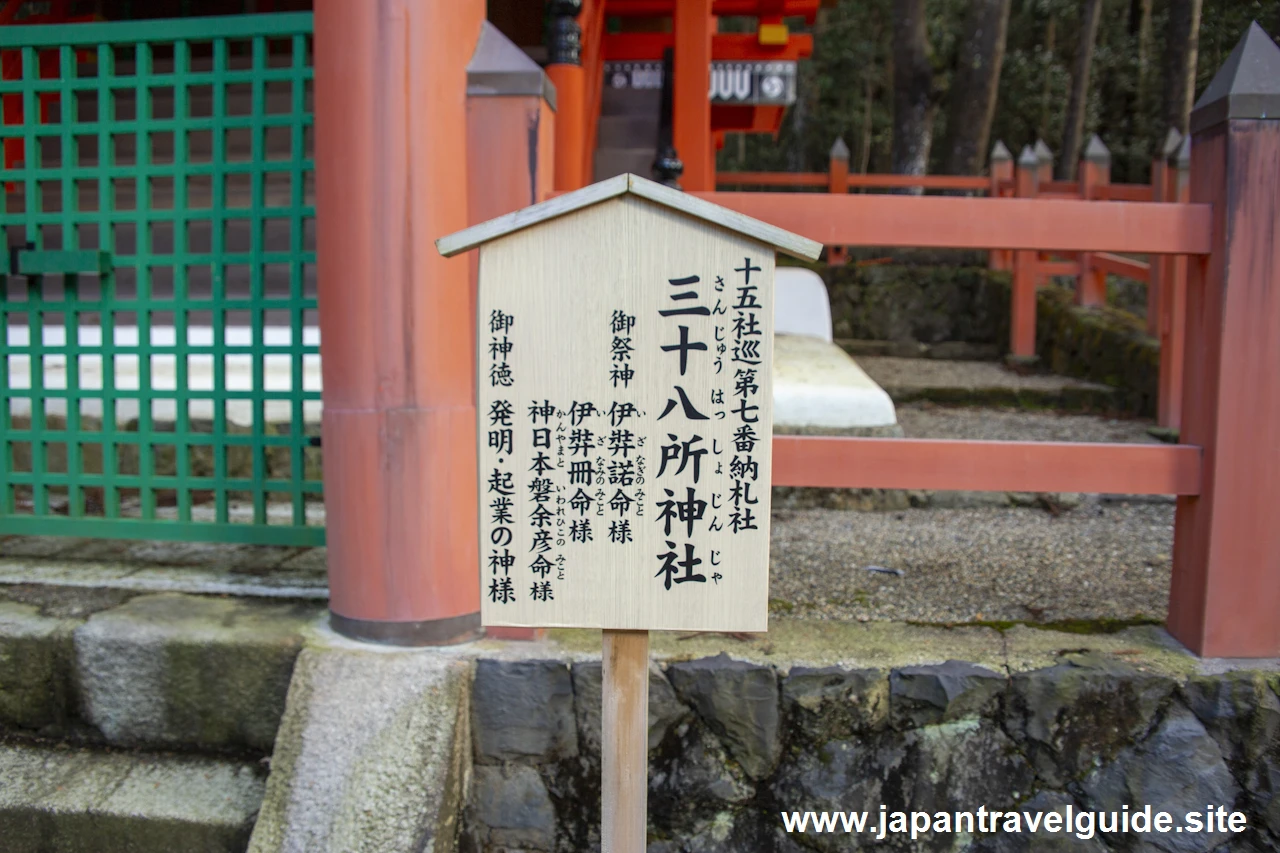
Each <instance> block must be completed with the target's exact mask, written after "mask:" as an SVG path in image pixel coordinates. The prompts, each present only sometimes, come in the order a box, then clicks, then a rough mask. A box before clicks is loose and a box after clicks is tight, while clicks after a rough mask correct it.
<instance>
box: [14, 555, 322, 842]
mask: <svg viewBox="0 0 1280 853" xmlns="http://www.w3.org/2000/svg"><path fill="white" fill-rule="evenodd" d="M0 562H4V563H6V564H7V568H8V569H9V573H8V575H7V576H6V577H5V582H3V583H0V850H4V851H6V853H10V851H17V853H23V852H24V851H48V850H58V851H86V853H87V851H93V853H104V851H117V850H119V851H131V853H149V852H150V851H157V853H159V851H165V853H169V851H183V853H186V851H210V853H213V851H243V850H244V849H246V846H247V845H248V842H249V835H250V833H251V832H252V831H253V826H254V821H255V818H256V815H257V812H258V809H259V806H260V804H261V802H262V798H263V789H264V784H265V777H266V774H267V770H266V759H267V757H268V756H270V755H271V754H272V750H273V747H274V744H275V739H276V732H277V730H278V729H279V727H280V721H281V718H282V716H283V714H284V709H285V698H286V695H287V693H288V690H289V684H290V679H291V677H292V674H293V667H294V662H295V659H296V657H297V656H298V654H299V653H300V651H301V649H302V646H303V639H302V634H303V631H304V629H306V628H307V626H309V625H310V624H312V623H313V622H315V621H316V620H317V619H318V618H319V616H320V614H321V613H322V612H323V603H322V602H320V601H314V600H313V601H309V602H299V601H288V600H284V601H281V600H278V599H277V600H271V599H260V598H236V597H227V596H211V595H192V594H183V593H173V592H165V593H159V594H148V593H145V592H139V591H137V590H133V589H128V588H121V587H119V586H108V585H77V586H71V585H64V584H60V583H53V582H50V583H41V582H38V580H37V579H38V578H41V577H43V578H45V579H46V580H49V579H51V578H52V576H53V575H54V574H56V573H57V572H58V571H59V570H60V571H61V573H62V574H64V575H67V576H69V577H71V576H75V575H82V576H83V577H82V580H85V581H86V582H87V581H89V579H91V578H92V577H93V576H94V571H95V568H96V569H97V570H99V571H101V570H102V569H103V566H102V565H100V564H94V563H91V562H84V563H80V564H77V563H76V562H74V561H64V562H61V563H59V562H57V561H56V560H50V559H44V560H41V559H38V558H36V559H31V558H28V560H27V561H26V564H27V565H28V566H29V571H28V579H27V581H26V582H18V581H21V578H20V577H17V576H15V571H16V570H15V568H14V565H13V564H14V563H16V562H17V561H14V560H12V559H4V560H0ZM108 574H109V572H108ZM33 581H34V582H33Z"/></svg>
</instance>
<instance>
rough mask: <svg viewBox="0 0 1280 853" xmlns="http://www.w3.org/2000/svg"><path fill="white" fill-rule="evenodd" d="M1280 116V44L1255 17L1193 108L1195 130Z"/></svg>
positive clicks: (1192, 129)
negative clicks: (1225, 122) (1224, 123)
mask: <svg viewBox="0 0 1280 853" xmlns="http://www.w3.org/2000/svg"><path fill="white" fill-rule="evenodd" d="M1251 118H1252V119H1263V118H1265V119H1280V47H1277V46H1276V43H1275V42H1273V41H1272V40H1271V37H1270V36H1268V35H1267V33H1266V31H1265V30H1263V29H1262V27H1260V26H1258V22H1257V21H1254V22H1253V23H1252V24H1250V25H1249V29H1248V30H1247V31H1246V32H1245V34H1244V37H1243V38H1241V39H1240V42H1239V43H1238V44H1237V45H1236V46H1235V49H1234V50H1233V51H1231V55H1230V56H1228V57H1227V61H1226V62H1224V63H1222V67H1221V68H1219V69H1218V73H1217V74H1215V75H1214V76H1213V80H1212V81H1210V83H1209V85H1208V87H1206V88H1205V90H1204V94H1202V95H1201V96H1200V100H1198V101H1196V105H1195V106H1194V107H1193V108H1192V110H1191V132H1192V133H1200V132H1201V131H1203V130H1208V129H1209V128H1211V127H1213V126H1215V125H1218V124H1221V123H1222V122H1224V121H1230V120H1231V119H1251Z"/></svg>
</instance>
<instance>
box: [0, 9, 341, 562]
mask: <svg viewBox="0 0 1280 853" xmlns="http://www.w3.org/2000/svg"><path fill="white" fill-rule="evenodd" d="M311 29H312V23H311V15H310V14H282V15H252V16H242V17H226V18H204V19H184V20H176V21H148V22H124V23H105V24H80V25H68V26H49V27H17V26H15V27H4V28H0V55H4V56H11V57H14V59H13V60H11V61H10V63H9V65H8V66H7V67H9V68H11V71H10V73H6V75H5V77H6V79H4V80H3V81H0V99H2V100H3V101H4V109H5V123H4V125H3V126H0V137H3V139H4V140H5V142H4V144H5V146H6V147H7V148H9V149H11V150H14V149H15V146H16V145H18V144H19V142H18V141H20V145H21V148H22V151H21V162H18V163H16V164H15V165H14V166H13V167H12V168H9V169H6V170H5V172H4V174H3V179H4V181H5V187H6V190H5V206H4V210H3V212H2V213H0V217H2V219H0V225H3V231H4V233H5V236H6V238H7V241H8V246H9V249H10V251H9V252H7V253H5V255H4V256H3V258H0V272H3V273H11V272H13V271H14V270H13V268H12V266H11V265H12V264H17V271H18V272H22V273H25V274H21V275H19V274H9V275H0V280H2V281H3V287H0V321H3V326H4V331H5V335H4V337H3V338H2V339H0V347H3V349H2V350H0V395H3V400H0V534H12V533H28V534H65V535H75V536H96V537H121V538H139V539H147V538H152V539H189V540H214V541H226V542H250V543H273V544H289V545H318V544H322V543H323V541H324V529H323V526H322V525H323V505H322V484H321V478H320V455H319V454H320V448H319V446H318V445H319V411H320V389H319V379H318V377H319V368H318V363H319V346H318V344H319V338H318V336H319V331H318V325H319V324H318V319H317V313H316V294H315V245H314V239H315V238H314V231H315V226H314V217H315V209H314V201H313V199H314V194H313V183H314V177H313V176H314V162H313V159H312V150H313V147H312V137H313V121H312V103H311V101H312V83H311V80H312V71H311V56H312V47H311ZM19 56H20V60H21V61H20V74H18V73H13V72H16V71H17V70H18V68H19V64H18V62H17V60H16V58H17V57H19ZM55 60H56V61H55ZM10 78H12V79H10ZM19 108H20V115H19V114H18V112H19Z"/></svg>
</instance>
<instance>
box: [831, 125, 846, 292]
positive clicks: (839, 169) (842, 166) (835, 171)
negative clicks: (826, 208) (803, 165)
mask: <svg viewBox="0 0 1280 853" xmlns="http://www.w3.org/2000/svg"><path fill="white" fill-rule="evenodd" d="M827 192H829V193H839V194H842V195H843V194H844V193H847V192H849V146H848V145H845V144H844V140H843V139H842V138H840V137H838V136H837V137H836V141H835V144H834V145H832V146H831V157H830V159H829V160H828V163H827ZM846 260H848V252H847V251H846V250H845V247H844V246H828V247H827V263H828V264H830V265H831V266H833V267H838V266H843V265H844V263H845V261H846Z"/></svg>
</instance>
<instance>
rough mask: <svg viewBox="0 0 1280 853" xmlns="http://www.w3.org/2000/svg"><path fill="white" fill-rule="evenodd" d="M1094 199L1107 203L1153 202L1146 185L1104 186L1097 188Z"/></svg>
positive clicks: (1149, 187) (1149, 189)
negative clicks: (1103, 200)
mask: <svg viewBox="0 0 1280 853" xmlns="http://www.w3.org/2000/svg"><path fill="white" fill-rule="evenodd" d="M1094 198H1099V199H1105V200H1108V201H1153V200H1154V199H1152V193H1151V186H1150V185H1148V184H1106V185H1104V186H1100V187H1098V190H1097V192H1096V193H1095V194H1094Z"/></svg>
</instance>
